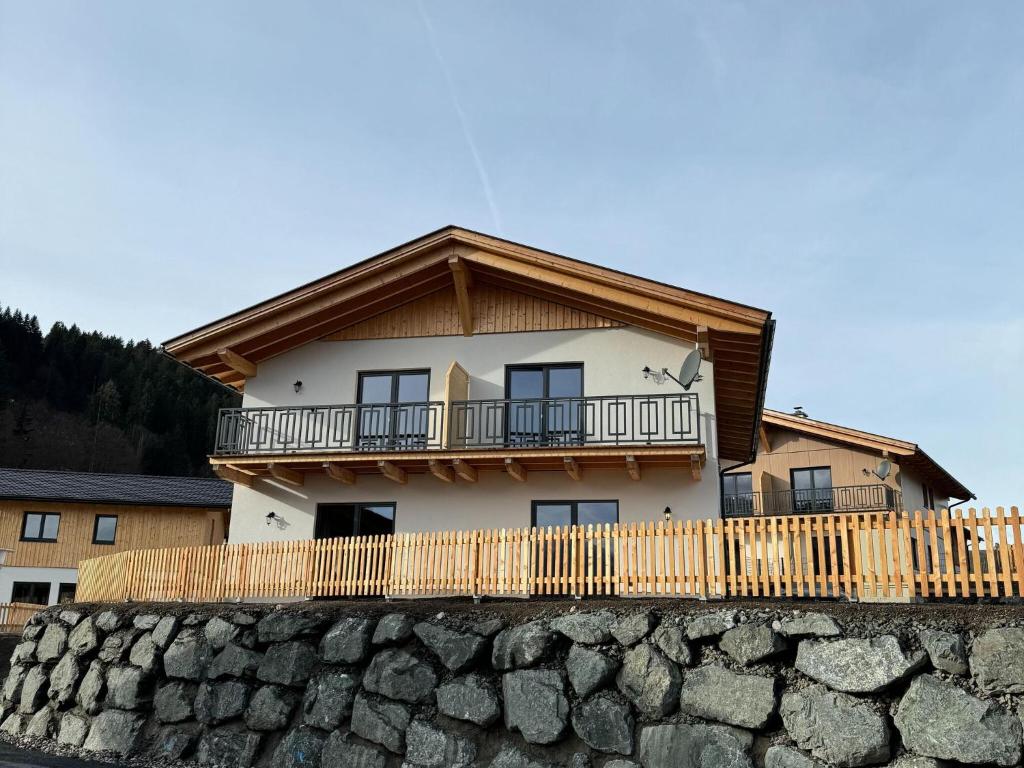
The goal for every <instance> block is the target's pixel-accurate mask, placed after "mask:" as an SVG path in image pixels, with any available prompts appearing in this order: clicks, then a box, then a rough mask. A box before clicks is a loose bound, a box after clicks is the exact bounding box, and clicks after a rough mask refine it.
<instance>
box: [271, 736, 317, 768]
mask: <svg viewBox="0 0 1024 768" xmlns="http://www.w3.org/2000/svg"><path fill="white" fill-rule="evenodd" d="M324 738H325V737H324V735H323V734H322V733H321V732H320V731H318V730H316V729H315V728H307V727H306V726H299V727H298V728H294V729H292V730H290V731H288V735H287V736H285V737H284V738H283V739H281V743H280V744H278V745H277V749H275V750H274V756H273V757H272V758H271V765H273V766H274V768H316V767H317V766H319V765H320V757H321V754H322V753H323V748H324Z"/></svg>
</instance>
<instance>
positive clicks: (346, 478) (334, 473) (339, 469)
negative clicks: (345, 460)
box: [324, 461, 356, 485]
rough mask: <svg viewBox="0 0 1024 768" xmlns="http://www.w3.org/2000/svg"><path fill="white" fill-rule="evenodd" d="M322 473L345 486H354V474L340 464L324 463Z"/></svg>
mask: <svg viewBox="0 0 1024 768" xmlns="http://www.w3.org/2000/svg"><path fill="white" fill-rule="evenodd" d="M324 471H325V472H326V473H327V476H328V477H329V478H331V479H332V480H337V481H338V482H339V483H344V484H345V485H355V484H356V473H355V472H353V471H352V470H351V469H348V468H347V467H343V466H341V465H340V464H335V463H333V462H330V461H325V462H324Z"/></svg>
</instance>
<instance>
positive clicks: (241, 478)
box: [213, 466, 253, 488]
mask: <svg viewBox="0 0 1024 768" xmlns="http://www.w3.org/2000/svg"><path fill="white" fill-rule="evenodd" d="M213 473H214V474H215V475H217V477H219V478H220V479H221V480H227V481H228V482H229V483H234V484H235V485H244V486H245V487H246V488H252V483H253V476H252V475H249V474H246V473H245V472H239V471H238V470H237V469H234V468H232V467H228V466H220V467H214V468H213Z"/></svg>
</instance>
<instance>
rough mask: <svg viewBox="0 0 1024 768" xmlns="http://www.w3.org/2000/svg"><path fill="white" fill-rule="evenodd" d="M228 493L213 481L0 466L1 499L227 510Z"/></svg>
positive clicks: (227, 486)
mask: <svg viewBox="0 0 1024 768" xmlns="http://www.w3.org/2000/svg"><path fill="white" fill-rule="evenodd" d="M231 491H232V486H231V483H228V482H225V481H223V480H218V479H216V478H214V479H209V478H204V477H160V476H157V475H113V474H104V473H100V472H56V471H53V470H44V469H8V468H4V467H0V499H24V500H26V501H77V502H85V503H91V504H134V505H140V506H154V507H230V506H231Z"/></svg>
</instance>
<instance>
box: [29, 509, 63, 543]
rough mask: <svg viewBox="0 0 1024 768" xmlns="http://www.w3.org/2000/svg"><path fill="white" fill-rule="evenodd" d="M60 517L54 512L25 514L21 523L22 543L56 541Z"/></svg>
mask: <svg viewBox="0 0 1024 768" xmlns="http://www.w3.org/2000/svg"><path fill="white" fill-rule="evenodd" d="M59 526H60V515H59V514H58V513H56V512H26V513H25V518H24V520H22V521H21V540H22V541H56V540H57V528H58V527H59Z"/></svg>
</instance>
